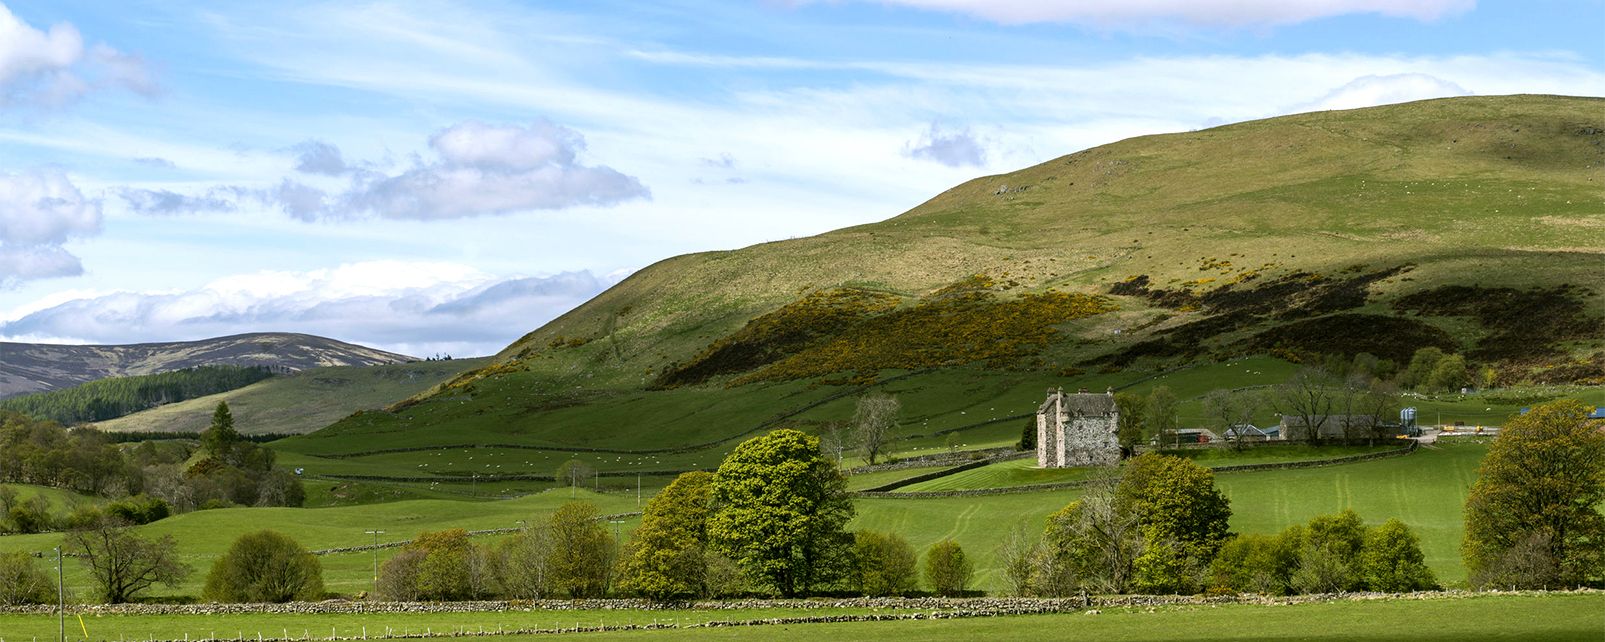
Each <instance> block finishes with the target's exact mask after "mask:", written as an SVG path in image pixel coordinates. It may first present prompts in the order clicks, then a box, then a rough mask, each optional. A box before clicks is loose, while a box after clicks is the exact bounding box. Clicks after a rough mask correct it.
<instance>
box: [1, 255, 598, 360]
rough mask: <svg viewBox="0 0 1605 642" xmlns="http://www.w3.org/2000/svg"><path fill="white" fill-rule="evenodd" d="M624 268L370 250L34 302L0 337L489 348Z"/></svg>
mask: <svg viewBox="0 0 1605 642" xmlns="http://www.w3.org/2000/svg"><path fill="white" fill-rule="evenodd" d="M622 276H623V275H609V276H606V277H598V276H596V275H593V274H591V273H590V272H584V271H580V272H567V273H561V274H554V275H549V276H536V277H513V278H498V277H495V276H492V275H490V274H486V273H484V272H481V271H479V270H476V269H473V268H470V267H467V266H464V265H460V264H454V263H441V262H406V261H373V262H362V263H350V264H344V265H340V266H338V267H334V268H329V269H324V270H312V271H306V272H282V271H266V272H253V273H246V274H237V275H232V276H227V277H223V278H219V279H216V280H213V281H211V282H210V283H207V284H206V285H204V286H202V287H198V288H195V289H190V290H182V291H164V292H111V293H106V292H99V293H86V295H85V296H82V297H77V298H70V299H66V300H60V299H59V298H57V299H55V300H51V301H48V302H47V304H45V305H30V306H27V307H28V310H27V311H26V313H25V314H19V315H0V318H6V316H10V317H11V320H9V321H5V322H3V323H0V339H3V340H29V339H34V340H37V339H42V338H48V339H50V340H52V341H56V342H71V343H124V342H130V341H159V340H180V339H199V338H204V337H211V336H221V335H228V334H236V333H241V332H254V331H284V332H306V333H309V334H317V335H322V336H330V337H334V338H338V339H343V340H348V341H355V342H357V343H362V344H365V345H372V346H375V347H379V348H383V349H387V350H394V351H397V352H401V353H404V354H433V353H436V352H445V353H450V354H456V355H478V354H490V353H493V352H495V351H497V350H499V349H500V348H502V347H503V346H505V345H506V344H507V343H509V342H511V341H512V340H513V339H516V338H518V337H519V336H521V335H522V334H524V333H525V332H528V331H529V329H530V328H531V327H534V326H536V325H539V324H542V323H545V322H546V321H548V320H551V319H553V318H555V317H556V316H557V315H559V314H562V313H563V312H565V311H567V310H568V309H570V308H572V307H574V306H575V305H578V304H579V303H581V302H583V301H585V300H587V299H589V298H591V297H592V296H595V295H596V294H598V293H600V292H601V291H602V290H604V289H606V288H607V287H608V286H610V285H612V284H613V283H616V282H617V281H618V280H619V279H620V278H622Z"/></svg>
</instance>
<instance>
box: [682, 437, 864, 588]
mask: <svg viewBox="0 0 1605 642" xmlns="http://www.w3.org/2000/svg"><path fill="white" fill-rule="evenodd" d="M713 502H714V506H716V507H717V508H716V509H715V511H714V514H713V516H712V517H710V518H709V520H708V535H709V538H710V539H711V540H712V542H713V543H714V545H715V546H716V548H718V549H719V550H720V551H721V552H723V553H725V554H727V555H729V556H730V557H731V558H732V559H734V560H735V561H736V562H737V563H738V564H740V565H741V567H742V569H743V570H745V571H746V573H747V575H748V576H749V577H751V578H752V579H753V580H755V581H757V582H760V583H762V584H764V585H766V586H768V587H769V588H771V589H773V590H774V591H776V592H778V593H780V594H781V595H784V596H787V597H792V596H796V595H801V594H804V593H807V592H810V591H812V590H814V589H816V588H819V587H821V586H824V585H825V584H827V583H829V582H832V581H835V580H837V579H839V578H841V577H842V576H843V574H844V573H845V572H846V571H847V570H848V568H849V567H850V563H849V562H850V558H851V554H850V549H851V547H852V536H851V535H849V534H848V533H847V531H846V530H845V527H846V526H847V522H848V521H849V520H851V519H852V518H853V505H852V502H850V501H848V499H847V480H846V478H844V477H843V476H842V474H841V471H840V470H839V469H837V468H836V464H835V463H834V462H831V461H830V460H829V459H827V458H826V457H825V456H824V455H823V454H822V453H821V452H820V450H819V440H818V439H816V438H814V437H811V436H809V435H807V434H805V433H802V432H799V431H796V430H789V429H784V430H776V431H774V432H771V433H769V434H767V435H763V436H760V437H754V438H752V439H749V440H747V441H745V442H742V443H741V445H739V446H736V449H735V451H733V452H731V453H730V455H729V456H728V457H726V458H725V460H724V463H722V464H720V465H719V470H718V472H717V473H715V476H714V486H713Z"/></svg>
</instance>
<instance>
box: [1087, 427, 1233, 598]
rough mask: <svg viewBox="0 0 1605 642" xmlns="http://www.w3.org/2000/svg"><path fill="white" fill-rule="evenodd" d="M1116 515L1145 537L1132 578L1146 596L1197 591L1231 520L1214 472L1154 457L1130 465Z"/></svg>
mask: <svg viewBox="0 0 1605 642" xmlns="http://www.w3.org/2000/svg"><path fill="white" fill-rule="evenodd" d="M1115 510H1117V511H1119V512H1121V513H1126V514H1130V515H1132V516H1134V517H1135V518H1136V520H1137V524H1138V528H1139V529H1140V530H1141V532H1142V537H1143V542H1144V544H1145V546H1144V548H1143V552H1142V554H1141V555H1139V556H1138V557H1137V559H1136V560H1135V561H1134V568H1135V576H1134V579H1135V582H1136V587H1137V588H1138V589H1139V590H1142V591H1144V592H1177V591H1180V592H1187V591H1191V590H1194V589H1196V588H1197V585H1198V584H1199V583H1200V581H1201V580H1202V578H1203V575H1204V570H1205V568H1207V566H1208V565H1209V562H1210V560H1212V559H1214V557H1215V553H1216V551H1218V550H1220V545H1221V543H1222V542H1223V541H1225V539H1226V536H1227V532H1228V528H1227V521H1228V520H1229V519H1231V516H1232V509H1231V503H1230V502H1229V501H1227V499H1226V496H1225V495H1223V494H1221V492H1220V490H1219V489H1217V488H1215V473H1214V472H1213V471H1211V470H1209V469H1208V468H1205V467H1203V466H1200V465H1198V464H1196V463H1194V462H1193V461H1192V460H1190V459H1183V458H1181V457H1170V456H1166V455H1159V454H1155V453H1146V454H1143V455H1140V456H1138V457H1135V458H1132V459H1131V460H1129V461H1128V462H1127V464H1126V472H1125V475H1123V476H1122V477H1121V479H1120V483H1119V484H1118V485H1116V486H1115Z"/></svg>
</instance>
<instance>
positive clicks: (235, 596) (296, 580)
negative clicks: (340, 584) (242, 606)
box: [202, 530, 323, 603]
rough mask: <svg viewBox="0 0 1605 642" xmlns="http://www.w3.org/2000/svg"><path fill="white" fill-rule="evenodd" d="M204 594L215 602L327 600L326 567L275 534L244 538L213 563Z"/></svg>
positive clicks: (249, 535) (297, 544)
mask: <svg viewBox="0 0 1605 642" xmlns="http://www.w3.org/2000/svg"><path fill="white" fill-rule="evenodd" d="M202 595H203V596H204V597H205V598H206V599H208V600H212V601H215V602H249V603H260V602H289V601H291V600H317V599H322V597H323V566H322V565H321V564H319V563H318V558H317V557H315V556H313V555H312V553H311V552H309V551H307V549H306V547H304V546H302V545H300V544H299V543H296V541H295V540H293V539H290V538H289V537H286V536H284V535H282V534H279V533H276V532H274V531H268V530H263V531H257V532H255V533H247V534H245V535H241V536H240V537H239V538H238V539H235V540H234V544H233V545H232V546H229V550H228V552H227V553H224V554H223V556H222V557H219V558H217V561H215V562H213V563H212V572H211V573H210V574H209V575H207V576H206V589H205V591H204V592H203V593H202Z"/></svg>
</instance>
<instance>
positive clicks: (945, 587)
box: [925, 539, 975, 597]
mask: <svg viewBox="0 0 1605 642" xmlns="http://www.w3.org/2000/svg"><path fill="white" fill-rule="evenodd" d="M974 575H975V567H974V566H973V565H972V564H970V558H968V557H966V556H965V555H964V549H962V548H960V547H959V544H958V542H955V541H953V540H951V539H944V540H942V541H940V542H937V543H935V544H932V545H931V548H930V550H928V551H926V552H925V583H926V584H929V585H930V586H931V590H932V591H934V592H935V593H936V594H937V595H941V596H943V597H953V596H956V595H962V594H963V593H964V589H965V588H966V587H968V586H969V584H970V579H971V578H972V577H974Z"/></svg>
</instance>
